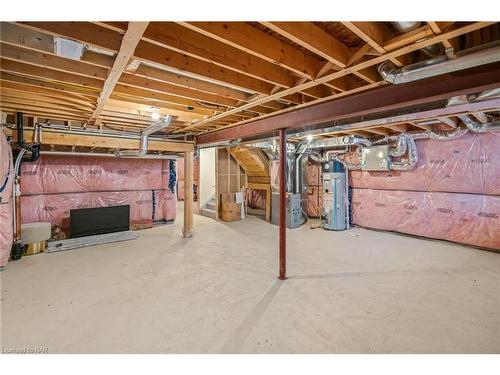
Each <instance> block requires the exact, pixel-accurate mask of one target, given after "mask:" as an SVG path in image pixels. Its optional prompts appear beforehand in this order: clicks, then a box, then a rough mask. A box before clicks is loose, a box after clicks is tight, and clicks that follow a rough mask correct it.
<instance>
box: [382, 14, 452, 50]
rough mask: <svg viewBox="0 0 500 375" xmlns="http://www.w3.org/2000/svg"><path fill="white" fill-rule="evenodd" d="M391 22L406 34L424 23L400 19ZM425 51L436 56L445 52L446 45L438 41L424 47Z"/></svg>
mask: <svg viewBox="0 0 500 375" xmlns="http://www.w3.org/2000/svg"><path fill="white" fill-rule="evenodd" d="M391 23H392V25H393V26H394V27H395V28H396V29H397V30H398V31H399V32H400V33H401V34H405V33H408V32H410V31H413V30H416V29H418V28H419V27H420V26H421V25H422V22H417V21H400V22H391ZM428 38H430V37H428ZM428 38H425V39H428ZM423 51H424V52H425V53H426V54H428V55H429V56H430V57H436V56H438V55H441V54H442V53H443V52H444V47H443V45H442V44H441V43H436V44H433V45H431V46H427V47H424V48H423Z"/></svg>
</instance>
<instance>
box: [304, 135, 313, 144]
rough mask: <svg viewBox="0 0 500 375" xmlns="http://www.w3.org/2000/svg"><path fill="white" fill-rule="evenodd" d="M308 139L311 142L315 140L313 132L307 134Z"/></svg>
mask: <svg viewBox="0 0 500 375" xmlns="http://www.w3.org/2000/svg"><path fill="white" fill-rule="evenodd" d="M306 139H307V140H308V141H309V142H311V141H312V140H313V136H312V134H308V135H307V136H306Z"/></svg>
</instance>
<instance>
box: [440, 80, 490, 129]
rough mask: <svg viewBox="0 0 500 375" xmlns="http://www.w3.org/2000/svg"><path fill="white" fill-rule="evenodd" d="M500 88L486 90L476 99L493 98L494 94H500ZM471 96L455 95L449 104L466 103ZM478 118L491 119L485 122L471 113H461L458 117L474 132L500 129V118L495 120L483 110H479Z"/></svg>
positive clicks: (449, 100)
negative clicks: (473, 116)
mask: <svg viewBox="0 0 500 375" xmlns="http://www.w3.org/2000/svg"><path fill="white" fill-rule="evenodd" d="M499 91H500V90H499V89H494V90H490V91H485V92H483V93H481V94H479V95H478V96H476V97H475V99H474V101H480V100H483V99H484V98H488V99H489V98H491V97H494V96H497V95H499V94H500V92H499ZM469 102H470V100H469V97H467V96H465V95H463V96H454V97H453V98H450V99H448V104H447V105H448V106H454V105H458V104H465V103H469ZM476 116H478V118H485V120H489V121H487V122H485V123H483V122H479V121H477V120H475V119H473V118H472V116H471V115H461V116H458V118H459V119H460V120H461V121H462V122H463V123H464V125H465V126H466V127H467V129H469V130H470V131H472V132H474V133H484V132H494V131H500V120H495V119H492V118H491V117H489V116H487V115H486V114H484V113H483V112H478V113H477V114H476Z"/></svg>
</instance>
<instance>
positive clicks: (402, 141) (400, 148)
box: [389, 133, 408, 157]
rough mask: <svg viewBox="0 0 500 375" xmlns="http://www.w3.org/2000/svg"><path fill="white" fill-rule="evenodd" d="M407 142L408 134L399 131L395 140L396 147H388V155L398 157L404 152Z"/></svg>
mask: <svg viewBox="0 0 500 375" xmlns="http://www.w3.org/2000/svg"><path fill="white" fill-rule="evenodd" d="M407 144H408V135H407V134H406V133H401V134H400V135H399V136H398V138H397V140H396V147H393V148H390V149H389V155H390V156H392V157H400V156H403V155H404V154H405V153H406V150H407Z"/></svg>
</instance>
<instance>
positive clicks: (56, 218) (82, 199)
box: [21, 190, 175, 230]
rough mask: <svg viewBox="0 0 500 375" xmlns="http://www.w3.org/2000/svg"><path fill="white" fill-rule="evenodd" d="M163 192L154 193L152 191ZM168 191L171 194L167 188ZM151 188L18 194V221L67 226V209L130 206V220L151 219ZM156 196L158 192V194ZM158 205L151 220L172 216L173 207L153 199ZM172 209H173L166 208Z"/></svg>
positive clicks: (173, 213) (170, 217)
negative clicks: (156, 212) (19, 218)
mask: <svg viewBox="0 0 500 375" xmlns="http://www.w3.org/2000/svg"><path fill="white" fill-rule="evenodd" d="M163 192H164V191H160V192H155V194H157V195H158V194H159V193H163ZM169 193H170V194H173V193H171V192H170V191H169ZM152 194H153V191H151V190H149V191H148V190H142V191H112V192H88V193H65V194H40V195H28V196H23V197H21V204H22V218H21V219H22V222H23V223H32V222H38V221H48V222H50V223H51V224H52V225H53V226H56V225H57V226H61V227H62V228H63V229H65V230H66V229H68V228H69V213H70V210H71V209H77V208H91V207H106V206H116V205H130V221H131V222H134V221H141V220H151V219H152V216H153V195H152ZM160 198H162V197H161V195H160ZM158 206H159V207H161V214H160V215H158V217H157V218H155V220H160V219H164V218H166V217H167V216H168V217H169V219H170V220H172V219H175V207H172V206H171V205H166V204H165V202H162V200H161V199H160V200H156V208H155V209H157V207H158ZM171 209H173V210H174V211H173V212H170V211H169V210H171Z"/></svg>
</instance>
